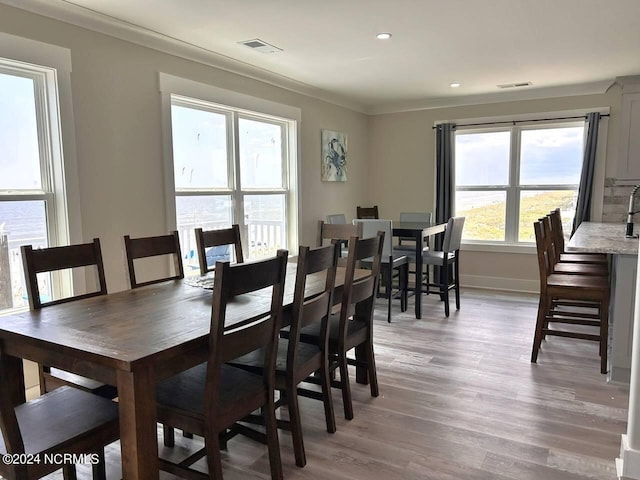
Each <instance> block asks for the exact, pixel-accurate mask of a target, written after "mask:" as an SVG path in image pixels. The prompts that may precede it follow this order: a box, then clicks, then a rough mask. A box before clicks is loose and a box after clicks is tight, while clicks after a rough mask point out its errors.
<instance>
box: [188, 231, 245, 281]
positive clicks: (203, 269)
mask: <svg viewBox="0 0 640 480" xmlns="http://www.w3.org/2000/svg"><path fill="white" fill-rule="evenodd" d="M195 235H196V246H197V249H198V262H199V264H200V275H206V274H207V272H210V271H212V270H213V269H214V267H215V264H216V261H218V260H222V261H224V260H230V259H231V252H230V251H229V250H230V248H229V247H231V246H233V253H234V255H235V257H234V258H235V261H236V263H243V262H244V256H243V255H242V240H241V239H240V227H239V225H237V224H234V225H232V226H231V228H222V229H220V230H207V231H204V230H202V228H196V229H195ZM217 248H218V249H220V248H222V250H216V249H217ZM220 256H224V258H219V257H220ZM216 257H218V258H216Z"/></svg>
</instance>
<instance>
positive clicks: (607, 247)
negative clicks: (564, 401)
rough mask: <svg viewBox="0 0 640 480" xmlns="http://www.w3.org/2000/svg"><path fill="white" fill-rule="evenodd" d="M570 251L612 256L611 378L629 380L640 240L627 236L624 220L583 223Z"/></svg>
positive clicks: (624, 381) (609, 374)
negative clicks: (639, 243) (639, 241)
mask: <svg viewBox="0 0 640 480" xmlns="http://www.w3.org/2000/svg"><path fill="white" fill-rule="evenodd" d="M566 250H567V251H568V252H582V253H605V254H607V255H609V257H610V259H611V261H610V265H611V270H610V281H611V305H610V308H609V342H608V344H609V349H610V352H609V369H608V373H607V379H608V380H609V381H615V382H622V383H629V378H630V374H631V351H632V348H631V346H632V337H633V335H632V334H633V308H634V301H635V288H636V287H635V285H636V268H637V263H638V239H637V238H625V224H624V223H597V222H583V223H581V224H580V226H579V227H578V229H577V230H576V232H575V233H574V235H573V237H571V240H570V241H569V243H567V245H566Z"/></svg>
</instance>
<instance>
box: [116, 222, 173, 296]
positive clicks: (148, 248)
mask: <svg viewBox="0 0 640 480" xmlns="http://www.w3.org/2000/svg"><path fill="white" fill-rule="evenodd" d="M124 246H125V251H126V255H127V266H128V269H129V280H130V281H131V288H138V287H143V286H145V285H151V284H154V283H160V282H165V281H167V280H177V279H180V278H184V269H183V266H182V252H181V250H180V237H179V236H178V232H177V231H173V232H171V233H170V234H168V235H159V236H155V237H141V238H131V237H130V236H129V235H125V236H124ZM162 255H171V256H172V257H173V266H174V272H175V273H174V274H173V275H169V276H164V277H161V278H156V279H154V280H149V281H145V282H138V281H137V279H136V270H135V265H134V260H136V259H140V258H149V257H158V256H162Z"/></svg>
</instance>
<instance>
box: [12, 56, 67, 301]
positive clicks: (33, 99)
mask: <svg viewBox="0 0 640 480" xmlns="http://www.w3.org/2000/svg"><path fill="white" fill-rule="evenodd" d="M57 102H58V98H57V81H56V72H55V70H53V69H51V68H47V67H39V66H35V65H31V64H26V63H21V62H16V61H12V60H8V59H2V58H0V152H2V154H0V313H6V312H8V311H11V310H13V309H19V308H24V307H25V306H27V305H28V301H27V297H26V290H25V288H24V277H23V273H22V261H21V256H20V246H21V245H24V244H30V245H33V246H34V247H36V248H37V247H47V246H49V245H50V244H54V245H55V244H57V243H59V242H64V241H66V239H67V238H68V237H67V230H68V228H67V214H66V204H65V197H64V176H63V174H62V149H61V136H60V129H59V117H58V104H57ZM68 280H69V279H67V280H66V284H65V285H61V283H60V282H64V281H63V280H61V279H60V278H59V277H58V276H56V278H55V279H54V280H52V277H51V276H47V277H46V278H43V279H42V281H41V282H40V289H41V295H43V296H44V297H47V296H49V297H52V296H53V295H55V294H56V293H57V292H58V291H60V289H63V288H65V289H66V288H69V283H70V282H69V281H68ZM52 281H53V282H55V283H54V284H52Z"/></svg>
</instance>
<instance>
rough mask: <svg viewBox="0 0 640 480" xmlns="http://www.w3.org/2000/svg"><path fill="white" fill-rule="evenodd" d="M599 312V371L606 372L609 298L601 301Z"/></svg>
mask: <svg viewBox="0 0 640 480" xmlns="http://www.w3.org/2000/svg"><path fill="white" fill-rule="evenodd" d="M600 308H601V312H600V350H601V353H600V373H607V366H608V365H607V342H608V341H609V298H605V299H604V300H603V301H602V303H601V307H600Z"/></svg>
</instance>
